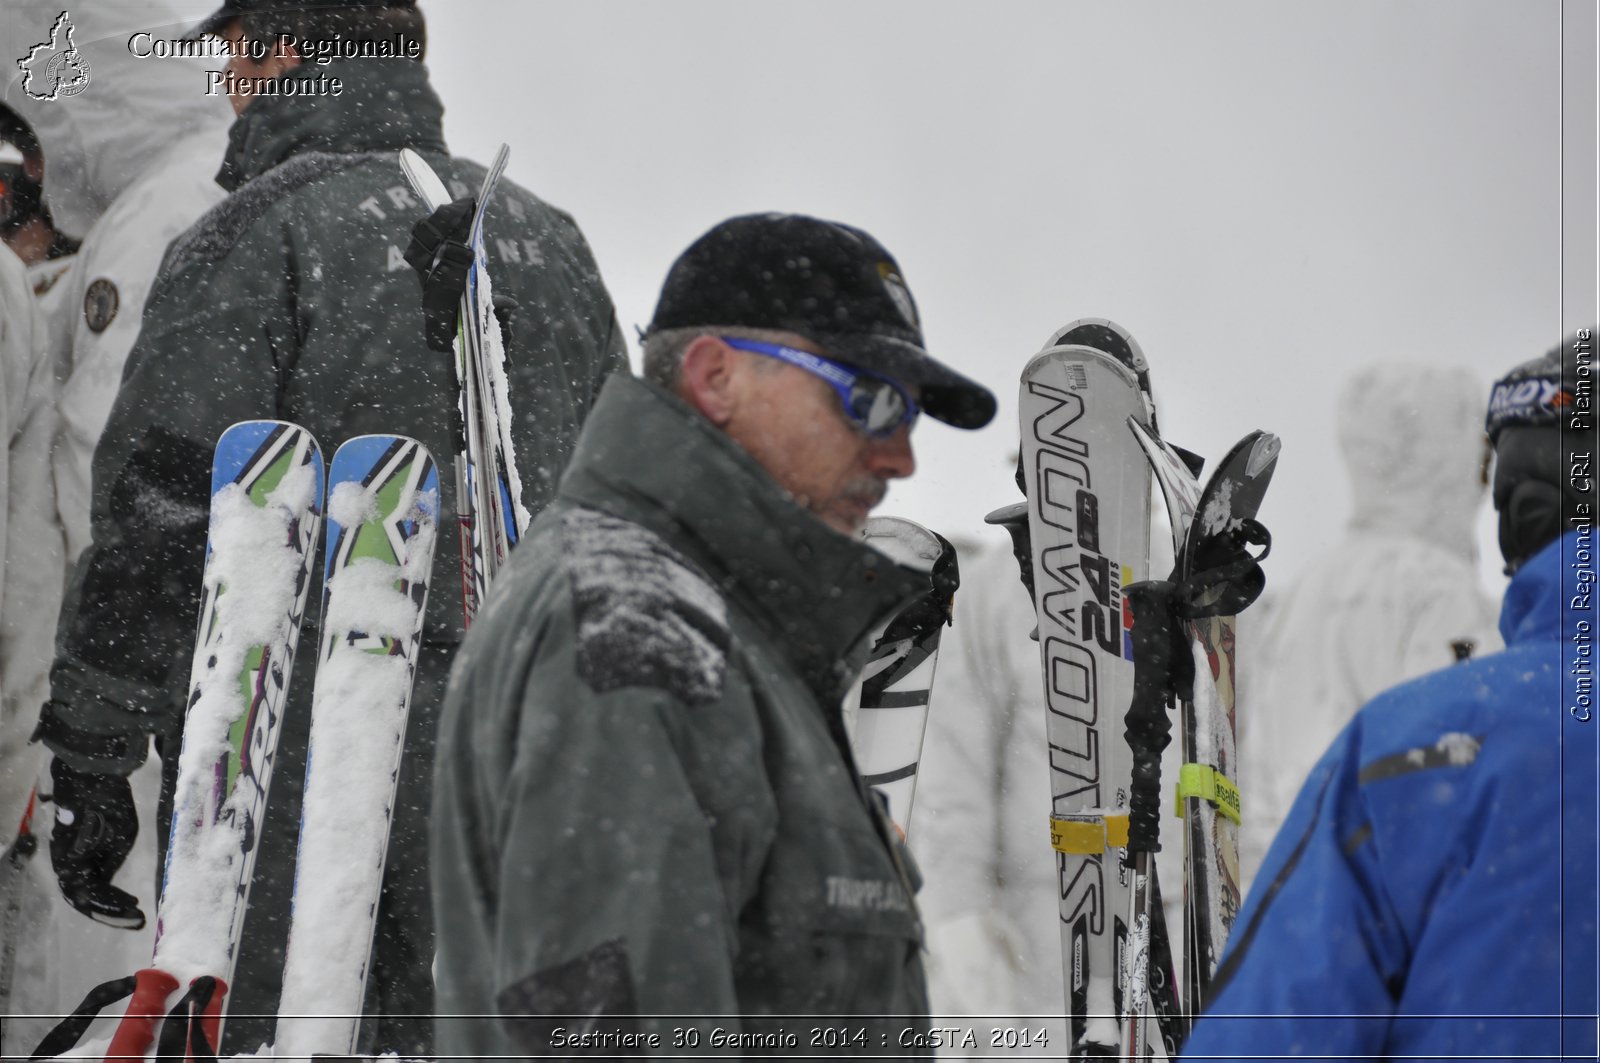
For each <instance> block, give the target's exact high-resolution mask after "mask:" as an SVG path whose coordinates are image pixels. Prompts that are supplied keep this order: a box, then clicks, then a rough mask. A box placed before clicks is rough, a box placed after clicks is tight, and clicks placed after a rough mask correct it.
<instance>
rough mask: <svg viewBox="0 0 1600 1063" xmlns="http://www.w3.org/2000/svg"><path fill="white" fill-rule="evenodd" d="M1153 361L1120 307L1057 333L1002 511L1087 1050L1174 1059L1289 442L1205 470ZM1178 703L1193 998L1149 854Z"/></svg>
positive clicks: (1200, 942)
mask: <svg viewBox="0 0 1600 1063" xmlns="http://www.w3.org/2000/svg"><path fill="white" fill-rule="evenodd" d="M1149 379H1150V378H1149V367H1148V364H1147V363H1146V362H1145V359H1144V355H1143V353H1142V351H1141V350H1140V349H1139V346H1138V344H1137V343H1136V342H1135V341H1134V340H1133V338H1132V337H1131V336H1130V335H1129V334H1128V333H1127V332H1126V331H1125V330H1123V329H1121V328H1120V327H1118V326H1117V325H1115V324H1113V323H1112V322H1109V321H1105V320H1103V319H1084V320H1080V321H1076V322H1073V323H1072V324H1071V325H1068V326H1067V327H1066V328H1063V329H1061V330H1059V331H1058V332H1057V333H1056V334H1055V335H1053V336H1052V337H1051V338H1050V340H1049V342H1048V343H1046V345H1045V349H1044V350H1043V351H1042V352H1041V353H1040V354H1039V355H1037V356H1036V357H1035V358H1034V359H1033V360H1032V361H1030V362H1029V364H1028V366H1027V367H1026V369H1025V370H1024V371H1023V374H1022V387H1021V398H1020V405H1021V420H1022V449H1021V466H1022V467H1021V476H1020V480H1021V481H1022V484H1023V487H1024V493H1025V494H1026V495H1027V502H1026V503H1025V504H1021V505H1017V506H1011V507H1007V508H1006V509H1005V510H1001V511H997V512H996V513H995V514H992V515H991V516H990V518H989V519H990V520H991V521H992V522H993V523H1000V524H1005V525H1007V526H1008V529H1009V530H1010V531H1012V533H1013V535H1014V536H1016V537H1017V540H1018V557H1019V560H1020V561H1022V562H1023V571H1024V578H1025V582H1030V583H1031V585H1030V587H1029V590H1030V593H1031V594H1032V596H1033V599H1034V606H1035V609H1036V611H1037V615H1038V624H1039V627H1038V638H1039V644H1040V653H1041V658H1042V663H1043V668H1044V689H1045V704H1046V712H1047V714H1048V715H1047V739H1048V742H1049V747H1050V777H1051V794H1052V815H1051V842H1052V846H1053V847H1054V849H1055V850H1056V867H1057V882H1058V887H1059V891H1060V892H1059V898H1060V913H1061V937H1062V950H1063V966H1064V973H1065V983H1066V1006H1067V1019H1068V1024H1069V1033H1070V1037H1071V1051H1072V1053H1073V1055H1074V1056H1076V1057H1097V1056H1123V1057H1127V1058H1136V1059H1143V1058H1162V1057H1168V1058H1170V1057H1173V1056H1175V1055H1176V1053H1177V1049H1178V1046H1179V1045H1180V1043H1181V1041H1182V1039H1183V1036H1184V1035H1185V1033H1186V1032H1187V1027H1188V1023H1189V1022H1190V1021H1192V1016H1194V1015H1195V1014H1197V1013H1198V1012H1199V1011H1200V1009H1201V1006H1202V1005H1203V1003H1204V999H1205V992H1206V987H1207V985H1208V984H1209V981H1210V977H1211V975H1212V973H1213V972H1214V971H1215V970H1216V965H1217V959H1218V957H1219V955H1220V953H1221V951H1222V947H1223V945H1224V944H1225V943H1226V940H1227V935H1228V932H1229V931H1230V929H1231V928H1232V925H1233V921H1234V918H1235V916H1236V915H1237V913H1238V910H1239V904H1240V875H1239V862H1238V822H1239V793H1238V788H1237V787H1236V786H1235V785H1234V783H1233V782H1232V779H1231V776H1232V775H1233V774H1234V773H1235V768H1234V760H1235V750H1234V717H1233V712H1234V699H1233V690H1234V685H1233V679H1234V625H1235V615H1236V614H1237V613H1238V612H1239V611H1240V610H1241V609H1243V608H1244V607H1245V606H1246V605H1248V604H1249V602H1250V601H1252V600H1253V599H1254V597H1255V596H1256V594H1258V593H1259V592H1260V590H1261V585H1262V580H1261V570H1260V568H1259V566H1258V564H1257V562H1258V561H1259V560H1260V558H1261V557H1262V556H1264V555H1265V547H1266V546H1267V536H1266V533H1265V530H1264V529H1263V528H1261V526H1260V525H1259V524H1258V523H1256V521H1255V519H1254V518H1255V515H1256V513H1257V511H1258V510H1259V507H1260V505H1261V501H1262V497H1263V495H1264V494H1265V491H1266V488H1267V485H1268V483H1269V482H1270V479H1271V476H1272V473H1273V470H1274V468H1275V465H1276V461H1277V455H1278V449H1279V447H1278V439H1277V437H1276V436H1273V435H1271V434H1269V433H1265V432H1259V431H1257V432H1252V433H1250V434H1249V435H1247V436H1245V438H1244V439H1243V440H1241V441H1240V442H1239V443H1238V444H1237V445H1235V446H1234V447H1233V448H1232V449H1231V450H1230V451H1229V452H1228V454H1227V455H1226V456H1225V457H1224V458H1223V460H1222V461H1221V462H1220V463H1219V464H1218V466H1217V469H1216V472H1215V473H1214V475H1213V476H1212V477H1211V479H1210V480H1209V481H1208V482H1207V483H1206V485H1205V487H1204V488H1203V489H1202V488H1201V486H1200V484H1199V480H1198V472H1199V469H1200V465H1201V461H1200V459H1198V458H1197V457H1196V456H1194V455H1191V454H1188V453H1186V452H1183V451H1179V450H1178V449H1176V448H1174V447H1172V446H1170V445H1169V444H1168V443H1166V442H1165V441H1163V440H1162V439H1161V436H1160V434H1159V431H1158V428H1157V425H1156V410H1155V402H1154V398H1153V396H1152V394H1151V390H1150V382H1149ZM1152 475H1153V476H1154V478H1155V481H1156V483H1157V484H1159V486H1160V488H1161V493H1162V497H1163V499H1164V501H1165V503H1166V508H1167V513H1168V517H1169V521H1170V524H1171V528H1172V538H1173V555H1174V558H1175V559H1176V565H1175V569H1174V571H1173V573H1172V578H1171V579H1170V580H1167V581H1152V580H1151V579H1150V572H1149V552H1150V494H1151V492H1150V486H1151V477H1152ZM1252 546H1260V547H1262V548H1263V549H1262V551H1261V553H1258V554H1252V553H1251V552H1250V547H1252ZM1174 703H1176V704H1177V705H1178V706H1179V715H1180V718H1181V721H1182V751H1183V766H1182V769H1181V772H1180V778H1179V780H1178V796H1179V801H1178V803H1179V808H1180V815H1182V817H1183V819H1184V824H1185V829H1184V867H1185V873H1184V891H1185V918H1184V933H1183V941H1182V945H1183V949H1182V957H1183V966H1182V970H1183V979H1182V993H1183V996H1182V1000H1181V1001H1180V999H1179V996H1178V986H1177V985H1176V984H1175V981H1176V979H1175V968H1174V964H1173V962H1172V958H1171V955H1170V952H1171V950H1170V943H1169V941H1168V937H1167V933H1166V927H1165V920H1164V918H1163V916H1162V910H1161V904H1160V888H1159V883H1158V882H1157V881H1156V874H1155V867H1154V865H1153V863H1152V861H1151V856H1150V854H1152V853H1153V852H1155V851H1156V850H1157V849H1159V848H1160V842H1159V816H1160V811H1159V810H1160V804H1161V799H1160V794H1159V787H1160V773H1161V766H1160V756H1161V750H1162V749H1163V748H1164V747H1165V746H1166V745H1167V743H1168V741H1169V740H1170V719H1169V718H1168V716H1167V710H1168V706H1169V705H1170V704H1174ZM1119 724H1121V725H1123V726H1124V727H1125V728H1126V729H1125V730H1124V731H1123V732H1122V733H1121V734H1118V733H1117V729H1118V725H1119ZM1152 1021H1153V1022H1152Z"/></svg>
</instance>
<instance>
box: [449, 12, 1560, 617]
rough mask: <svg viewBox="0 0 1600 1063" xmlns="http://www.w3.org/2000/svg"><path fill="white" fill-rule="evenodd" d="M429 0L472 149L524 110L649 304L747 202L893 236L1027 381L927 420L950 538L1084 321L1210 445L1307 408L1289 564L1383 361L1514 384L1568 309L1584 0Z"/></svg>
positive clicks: (956, 333)
mask: <svg viewBox="0 0 1600 1063" xmlns="http://www.w3.org/2000/svg"><path fill="white" fill-rule="evenodd" d="M422 6H423V8H424V10H425V11H426V12H427V13H428V14H429V16H430V18H431V22H430V34H431V38H430V44H429V55H428V61H429V65H430V67H431V68H432V70H433V73H434V78H435V83H436V85H437V86H438V88H439V91H440V94H441V95H442V96H443V97H444V99H445V102H446V106H447V111H446V115H445V129H446V133H447V135H448V137H449V140H450V143H451V147H452V150H453V151H455V152H457V153H459V154H466V155H470V156H472V157H474V158H477V159H480V160H487V159H488V157H489V156H490V155H491V154H492V152H493V149H494V147H495V145H496V144H497V143H498V142H499V141H500V140H502V139H503V140H505V141H507V142H509V143H510V145H511V148H512V156H511V165H510V170H509V172H510V175H511V176H512V177H513V178H514V179H515V180H517V181H518V182H520V183H522V184H524V185H525V186H527V187H529V188H531V189H533V190H534V191H536V192H537V193H539V194H540V195H542V196H544V197H545V198H547V199H549V200H550V201H552V202H554V203H556V204H557V205H559V206H561V207H563V208H565V209H567V210H569V211H571V212H572V213H573V214H574V215H575V216H576V217H577V219H578V221H579V223H580V224H581V225H582V226H583V228H584V230H585V232H586V233H587V234H588V236H589V238H590V241H591V242H592V244H593V246H594V248H595V252H596V254H597V256H598V258H599V261H600V265H601V269H602V271H603V272H604V274H605V278H606V281H607V283H608V285H609V286H610V289H611V291H612V293H613V295H614V297H615V299H616V302H617V305H618V309H619V313H620V316H621V318H622V321H623V324H624V327H625V328H626V329H627V330H628V331H629V333H630V337H631V335H632V332H633V327H634V326H636V325H640V326H642V325H644V324H645V323H647V322H648V321H649V319H650V315H651V313H652V311H653V309H654V304H655V297H656V293H657V291H658V290H659V287H660V284H661V280H662V278H663V276H664V274H665V271H666V268H667V266H668V264H669V263H670V262H671V260H672V259H673V258H674V257H675V256H676V255H677V254H678V253H679V252H680V251H682V250H683V248H684V247H686V246H687V245H688V244H689V242H690V241H691V240H693V239H694V238H695V237H696V236H698V235H699V234H700V233H701V232H702V231H704V230H705V229H707V228H709V227H710V226H711V225H713V224H714V223H716V222H717V221H719V220H721V219H722V218H724V217H726V216H729V215H732V214H735V213H740V212H745V211H754V210H766V209H777V210H791V211H803V212H808V213H814V214H818V215H822V216H824V217H831V218H836V219H839V220H842V221H848V222H850V223H852V224H856V225H859V226H862V227H863V228H866V229H868V230H869V231H871V232H872V233H873V234H874V235H876V236H877V237H879V239H881V240H882V241H883V242H884V243H885V244H886V245H887V246H888V247H889V249H890V250H891V251H893V252H894V253H895V255H896V256H897V257H898V258H899V260H900V263H901V266H902V267H903V269H904V271H905V275H906V277H907V280H908V281H909V283H910V285H911V288H912V291H913V292H914V293H915V295H916V297H917V300H918V303H919V306H920V309H921V311H922V316H923V320H924V323H925V325H926V330H927V338H928V342H929V345H930V347H931V348H932V350H933V351H934V352H935V353H936V354H937V355H938V356H939V357H941V358H943V359H945V360H947V361H949V362H950V363H952V364H953V365H956V366H957V367H959V368H960V369H962V370H963V371H965V372H967V373H969V374H971V375H973V376H975V377H977V378H979V379H981V380H983V381H984V382H985V383H987V384H988V385H989V386H990V387H991V388H993V389H994V391H995V392H996V394H997V395H998V396H999V397H1000V402H1001V414H1000V416H999V417H998V418H997V419H996V421H995V423H994V424H993V425H992V426H991V427H990V428H988V429H987V430H984V431H982V432H979V433H975V434H974V433H963V432H957V431H955V430H953V429H949V428H946V427H944V426H943V425H939V424H937V423H934V422H925V423H924V424H923V426H922V427H920V428H919V430H918V432H917V435H916V438H915V444H916V447H917V456H918V458H919V462H920V466H921V467H920V470H919V472H918V474H917V475H916V477H915V478H914V479H912V480H910V481H909V482H902V483H900V484H897V485H896V486H894V487H893V489H892V490H891V492H890V495H889V499H888V501H887V502H886V503H885V504H884V506H883V509H882V511H883V512H889V513H895V514H897V515H902V516H907V517H911V518H913V519H916V520H919V521H923V522H925V523H927V524H929V525H931V526H933V527H936V528H938V529H940V530H942V531H944V532H945V533H946V534H948V535H951V536H952V537H956V536H960V537H963V538H967V539H972V538H976V537H980V536H988V535H992V534H994V533H993V531H992V530H990V529H986V528H984V526H983V525H982V523H981V521H982V516H983V514H984V513H985V512H987V511H988V510H989V509H991V508H993V507H995V506H998V505H1001V504H1004V503H1006V502H1010V501H1014V500H1016V498H1017V495H1016V492H1015V488H1014V487H1013V486H1012V483H1011V478H1010V467H1009V462H1010V455H1011V454H1012V453H1013V452H1014V448H1015V446H1016V439H1017V431H1018V428H1017V420H1016V389H1017V383H1016V381H1017V375H1018V373H1019V372H1020V370H1021V368H1022V366H1023V364H1024V363H1025V362H1026V360H1027V359H1028V358H1029V357H1030V356H1031V355H1032V354H1034V353H1035V352H1036V351H1037V350H1038V348H1039V346H1040V345H1041V343H1042V342H1043V341H1044V340H1045V339H1046V338H1047V337H1048V335H1049V334H1050V332H1051V331H1052V329H1054V328H1056V327H1057V326H1059V325H1062V324H1065V323H1066V322H1067V321H1069V320H1071V319H1073V318H1077V317H1083V316H1099V317H1109V318H1112V319H1113V320H1116V321H1118V322H1120V323H1122V324H1123V325H1125V326H1127V327H1128V328H1129V329H1131V330H1132V331H1133V333H1134V335H1135V336H1136V337H1138V339H1139V340H1140V342H1141V343H1142V344H1143V346H1144V349H1145V352H1146V354H1147V355H1148V356H1149V358H1150V361H1151V365H1152V371H1153V375H1154V380H1155V386H1156V389H1157V399H1158V402H1159V403H1160V406H1161V418H1162V424H1163V426H1164V428H1165V432H1166V434H1167V436H1168V437H1169V438H1170V439H1171V440H1173V441H1175V442H1177V443H1179V444H1182V445H1185V446H1188V447H1189V448H1191V449H1194V450H1198V451H1200V452H1201V453H1203V454H1205V455H1207V456H1208V457H1211V458H1212V459H1215V458H1217V457H1219V456H1220V455H1221V453H1222V452H1223V450H1224V449H1225V448H1226V446H1227V445H1228V444H1229V443H1231V442H1232V441H1233V440H1234V439H1236V438H1237V437H1238V436H1240V435H1242V434H1243V433H1244V432H1245V431H1246V430H1248V429H1250V428H1255V427H1262V428H1268V429H1271V430H1273V431H1276V432H1278V433H1279V434H1280V435H1281V436H1282V437H1283V440H1284V457H1283V460H1282V464H1281V465H1280V466H1279V472H1278V477H1277V481H1276V483H1275V484H1274V487H1273V490H1272V494H1271V495H1270V496H1269V499H1268V503H1267V507H1266V509H1265V510H1264V512H1263V516H1264V518H1265V519H1266V520H1267V522H1268V523H1269V524H1270V525H1271V526H1272V527H1273V529H1274V532H1275V535H1276V544H1277V545H1276V549H1275V552H1274V556H1273V558H1272V560H1271V561H1270V562H1269V565H1270V578H1271V579H1272V580H1273V581H1274V582H1278V581H1283V582H1282V583H1280V584H1279V585H1280V586H1281V585H1283V583H1286V582H1287V581H1288V579H1289V578H1290V577H1292V575H1293V573H1294V572H1295V571H1296V570H1297V569H1298V567H1299V566H1301V565H1302V564H1303V563H1304V562H1305V561H1306V560H1308V559H1309V558H1311V557H1312V556H1314V555H1315V554H1316V553H1317V552H1318V551H1319V550H1320V549H1322V548H1323V547H1324V546H1325V545H1327V544H1329V543H1331V542H1332V541H1333V540H1334V539H1335V538H1336V537H1337V533H1338V523H1339V522H1340V521H1342V519H1343V515H1344V512H1345V502H1344V500H1345V497H1346V488H1345V483H1344V474H1343V470H1342V465H1341V464H1340V462H1339V459H1338V456H1337V453H1336V445H1335V436H1334V408H1335V400H1336V397H1337V394H1338V389H1339V385H1340V384H1341V382H1342V381H1343V379H1344V378H1345V376H1346V375H1347V373H1348V372H1349V371H1350V370H1351V369H1352V368H1354V367H1356V366H1358V365H1362V364H1365V363H1368V362H1372V361H1377V360H1392V359H1407V360H1414V361H1422V362H1434V363H1443V364H1454V365H1460V366H1466V367H1468V368H1470V369H1471V370H1473V371H1474V372H1475V373H1477V374H1478V376H1479V377H1480V378H1481V381H1482V383H1483V386H1484V389H1485V395H1487V387H1488V384H1489V382H1490V381H1491V380H1493V379H1494V377H1495V376H1497V375H1499V374H1500V373H1501V372H1503V371H1504V370H1505V369H1506V368H1508V367H1509V366H1510V365H1512V364H1514V363H1516V362H1519V361H1522V360H1524V359H1526V358H1529V357H1532V356H1533V355H1535V354H1537V353H1540V352H1542V351H1543V350H1544V349H1546V348H1547V347H1548V346H1550V345H1551V344H1552V343H1553V342H1554V340H1555V339H1556V338H1557V337H1558V336H1559V332H1560V318H1559V312H1560V304H1559V289H1558V284H1559V270H1560V243H1559V241H1560V238H1561V228H1560V222H1561V216H1560V198H1559V195H1560V192H1559V170H1558V167H1559V158H1560V150H1561V140H1560V128H1561V126H1560V77H1559V68H1558V59H1559V48H1560V33H1561V23H1560V7H1559V5H1558V4H1556V3H1551V2H1537V3H1512V2H1507V0H1495V2H1483V0H1381V2H1377V0H1357V2H1352V0H1333V2H1316V3H1308V2H1301V3H1295V4H1279V3H1271V2H1266V0H1252V2H1219V0H1209V2H1207V3H1204V4H1193V5H1190V4H1178V3H1136V4H1115V5H1114V4H1108V3H1107V4H1099V3H1095V4H1091V3H1063V2H1060V0H1008V2H1007V3H1005V4H1001V5H987V6H984V7H980V6H979V5H977V4H973V3H960V2H953V0H874V2H873V3H870V4H863V3H854V2H849V0H812V2H810V3H806V4H798V3H787V4H775V3H762V4H752V3H748V2H741V0H673V2H672V3H648V2H644V0H598V2H597V0H585V2H582V3H579V2H577V0H560V2H554V0H551V2H546V0H531V2H530V0H516V2H512V0H449V2H448V3H445V2H444V0H422ZM1416 401H1417V402H1418V403H1426V402H1427V401H1428V397H1427V396H1426V395H1419V396H1417V397H1416ZM1480 525H1481V534H1480V540H1479V545H1480V554H1481V555H1482V557H1483V565H1482V569H1483V573H1484V584H1485V587H1486V589H1488V590H1489V591H1490V592H1491V593H1492V594H1494V596H1495V597H1496V598H1498V591H1499V588H1500V586H1502V585H1503V580H1501V578H1500V577H1499V575H1498V567H1499V565H1498V561H1499V558H1498V554H1497V553H1496V550H1495V543H1494V534H1493V521H1492V514H1491V513H1490V512H1489V511H1488V509H1487V507H1485V510H1484V511H1483V513H1482V519H1481V521H1480Z"/></svg>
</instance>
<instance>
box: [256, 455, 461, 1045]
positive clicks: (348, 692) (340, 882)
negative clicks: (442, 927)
mask: <svg viewBox="0 0 1600 1063" xmlns="http://www.w3.org/2000/svg"><path fill="white" fill-rule="evenodd" d="M328 482H329V488H328V513H327V521H326V525H327V549H326V551H325V553H324V555H323V556H324V561H323V565H324V573H325V578H324V582H323V598H322V625H321V638H322V647H321V656H320V661H319V664H318V667H317V680H316V690H315V694H314V699H313V702H312V710H311V738H310V747H309V751H308V753H307V756H306V777H305V791H304V793H305V796H304V799H303V802H302V806H301V807H302V811H301V823H300V844H299V850H298V853H297V856H296V859H295V882H294V907H293V916H292V921H291V923H290V933H289V947H288V955H287V957H286V959H285V962H284V969H283V993H282V997H281V998H280V1001H279V1005H278V1025H277V1031H276V1034H275V1037H274V1042H275V1044H274V1049H275V1052H276V1054H277V1055H279V1056H281V1057H287V1058H307V1059H308V1058H310V1057H311V1056H313V1055H316V1054H331V1055H336V1056H348V1055H350V1054H352V1053H354V1052H355V1046H356V1037H357V1035H358V1033H359V1032H360V1023H361V1014H362V1005H363V997H364V995H365V989H366V981H367V972H368V962H369V959H370V956H371V951H372V938H373V931H374V928H375V922H374V920H375V917H376V914H377V905H378V896H379V894H380V892H381V891H382V887H383V869H384V863H385V852H386V849H387V845H388V837H389V824H390V822H391V820H392V818H393V817H392V812H393V804H394V792H395V784H396V782H397V780H398V778H399V772H400V762H401V758H402V755H403V749H404V743H405V733H406V719H407V716H408V714H409V711H410V702H411V688H412V679H413V677H414V675H415V671H416V663H417V654H418V652H419V650H420V648H421V642H422V624H423V615H424V607H425V605H426V603H427V596H428V573H429V571H430V565H431V564H432V560H433V549H434V539H435V531H436V524H437V515H438V508H439V473H438V470H437V468H436V467H435V465H434V462H433V458H432V456H431V455H429V453H428V451H427V449H426V448H424V447H423V446H422V444H420V443H418V442H416V441H415V440H413V439H408V438H405V437H403V436H388V435H369V436H359V437H357V438H355V439H352V440H350V441H348V442H347V443H345V444H344V445H343V446H341V447H340V448H339V450H338V452H337V453H336V454H335V455H334V458H333V464H332V466H331V467H330V468H329V472H328Z"/></svg>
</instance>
